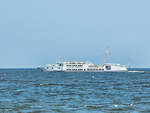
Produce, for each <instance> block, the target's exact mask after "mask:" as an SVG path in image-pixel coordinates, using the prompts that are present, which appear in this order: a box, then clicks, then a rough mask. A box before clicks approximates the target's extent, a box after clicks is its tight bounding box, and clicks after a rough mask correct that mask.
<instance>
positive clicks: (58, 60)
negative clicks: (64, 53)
mask: <svg viewBox="0 0 150 113" xmlns="http://www.w3.org/2000/svg"><path fill="white" fill-rule="evenodd" d="M56 63H57V64H60V56H58V58H57V61H56Z"/></svg>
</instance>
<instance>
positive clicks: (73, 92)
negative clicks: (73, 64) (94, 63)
mask: <svg viewBox="0 0 150 113" xmlns="http://www.w3.org/2000/svg"><path fill="white" fill-rule="evenodd" d="M0 113H150V69H148V68H147V69H130V71H129V72H95V73H94V72H91V73H90V72H76V73H71V72H69V73H67V72H41V71H40V70H38V69H0Z"/></svg>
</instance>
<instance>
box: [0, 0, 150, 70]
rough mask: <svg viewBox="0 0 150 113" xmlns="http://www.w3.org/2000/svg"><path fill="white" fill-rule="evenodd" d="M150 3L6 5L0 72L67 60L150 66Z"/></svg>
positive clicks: (0, 11) (0, 7)
mask: <svg viewBox="0 0 150 113" xmlns="http://www.w3.org/2000/svg"><path fill="white" fill-rule="evenodd" d="M149 4H150V1H149V0H74V1H73V0H53V1H52V0H44V1H42V0H23V1H21V0H3V1H0V51H1V54H0V68H31V67H36V66H39V65H43V64H47V63H55V61H56V58H57V56H61V57H62V58H63V59H65V60H80V61H92V62H93V63H95V64H103V62H104V53H105V50H106V48H107V47H108V46H109V48H110V50H111V56H110V59H109V60H110V62H113V63H120V64H125V65H128V64H130V65H131V66H132V67H143V68H145V67H147V68H148V67H150V60H149V58H150V52H149V48H150V44H149V43H150V32H149V31H150V15H149V11H150V7H149Z"/></svg>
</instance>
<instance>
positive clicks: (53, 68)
mask: <svg viewBox="0 0 150 113" xmlns="http://www.w3.org/2000/svg"><path fill="white" fill-rule="evenodd" d="M39 69H41V70H42V71H48V72H126V71H128V69H127V67H126V66H125V65H120V64H112V63H104V65H94V64H93V63H91V62H79V61H74V62H70V61H67V62H60V57H59V58H58V60H57V62H56V64H47V65H45V66H44V67H42V68H41V67H39Z"/></svg>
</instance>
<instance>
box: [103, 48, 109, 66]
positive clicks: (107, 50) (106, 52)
mask: <svg viewBox="0 0 150 113" xmlns="http://www.w3.org/2000/svg"><path fill="white" fill-rule="evenodd" d="M108 56H110V50H109V48H108V47H107V49H106V51H105V55H104V64H106V63H107V57H108Z"/></svg>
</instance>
